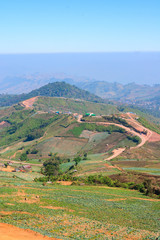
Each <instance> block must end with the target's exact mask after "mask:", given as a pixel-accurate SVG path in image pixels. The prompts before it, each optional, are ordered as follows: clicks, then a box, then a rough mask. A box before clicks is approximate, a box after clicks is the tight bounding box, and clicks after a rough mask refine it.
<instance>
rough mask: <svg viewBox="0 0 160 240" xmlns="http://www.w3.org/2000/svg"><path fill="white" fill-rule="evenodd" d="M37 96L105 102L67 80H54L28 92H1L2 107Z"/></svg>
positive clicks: (0, 104) (0, 103) (0, 102)
mask: <svg viewBox="0 0 160 240" xmlns="http://www.w3.org/2000/svg"><path fill="white" fill-rule="evenodd" d="M36 96H46V97H66V98H75V99H84V100H87V101H92V102H104V101H103V99H101V98H100V97H98V96H96V95H94V94H91V93H89V92H88V91H85V90H81V89H79V88H77V87H75V86H72V85H70V84H67V83H65V82H54V83H49V84H47V85H45V86H43V87H41V88H39V89H36V90H33V91H31V92H30V93H27V94H20V95H7V94H0V106H1V107H4V106H10V105H13V104H16V103H18V102H21V101H24V100H26V99H29V98H32V97H36Z"/></svg>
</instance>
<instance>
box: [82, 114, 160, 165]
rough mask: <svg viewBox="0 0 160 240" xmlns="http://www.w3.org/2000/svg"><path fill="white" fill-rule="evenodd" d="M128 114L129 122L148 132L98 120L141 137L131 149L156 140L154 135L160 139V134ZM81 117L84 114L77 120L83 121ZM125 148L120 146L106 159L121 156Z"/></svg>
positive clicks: (98, 123) (105, 124)
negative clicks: (144, 132)
mask: <svg viewBox="0 0 160 240" xmlns="http://www.w3.org/2000/svg"><path fill="white" fill-rule="evenodd" d="M127 115H128V119H126V121H128V123H129V124H130V125H133V126H134V128H135V129H137V130H139V131H143V130H145V131H146V133H147V134H143V133H138V132H136V131H134V130H133V129H131V128H129V127H125V126H123V125H121V124H118V123H110V122H96V124H97V125H104V126H108V125H115V126H117V127H120V128H123V129H125V130H126V132H128V133H131V134H132V135H135V136H138V137H139V138H140V139H141V142H140V143H139V144H138V145H137V146H135V147H131V149H136V148H140V147H141V146H143V145H144V144H145V143H146V142H147V141H149V140H150V139H151V141H154V139H153V138H154V136H155V141H157V140H160V135H159V134H157V133H155V132H153V131H151V130H149V129H148V128H145V127H143V126H142V125H141V124H140V123H139V122H137V121H136V120H135V119H134V118H133V117H132V115H131V114H130V113H127ZM81 118H82V115H79V117H78V119H77V121H78V122H81ZM90 123H95V122H90ZM124 150H125V148H118V149H115V150H114V151H113V155H112V156H110V157H108V158H107V159H105V160H111V159H113V158H115V157H117V156H119V155H120V154H121V153H122V152H123V151H124Z"/></svg>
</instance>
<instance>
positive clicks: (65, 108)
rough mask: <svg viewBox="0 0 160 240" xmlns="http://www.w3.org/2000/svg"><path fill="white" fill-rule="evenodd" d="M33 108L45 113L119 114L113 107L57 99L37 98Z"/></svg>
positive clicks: (82, 101)
mask: <svg viewBox="0 0 160 240" xmlns="http://www.w3.org/2000/svg"><path fill="white" fill-rule="evenodd" d="M34 108H35V109H36V110H40V111H41V110H42V111H46V112H48V111H60V112H73V113H75V112H77V113H79V114H85V113H86V112H94V113H95V114H96V115H101V114H103V115H104V114H105V115H106V114H114V113H119V111H118V110H117V107H116V106H115V105H111V104H104V103H95V102H94V103H93V102H90V101H84V100H77V99H76V100H74V99H68V98H57V97H39V98H38V100H37V101H36V102H35V103H34Z"/></svg>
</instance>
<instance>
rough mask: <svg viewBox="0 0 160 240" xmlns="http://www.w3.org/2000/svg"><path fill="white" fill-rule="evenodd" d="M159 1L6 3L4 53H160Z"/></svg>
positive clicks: (0, 15)
mask: <svg viewBox="0 0 160 240" xmlns="http://www.w3.org/2000/svg"><path fill="white" fill-rule="evenodd" d="M159 11H160V1H159V0H2V1H0V53H2V54H3V53H54V52H112V51H114V52H119V51H120V52H121V51H122V52H123V51H160V14H159Z"/></svg>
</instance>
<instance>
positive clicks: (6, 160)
mask: <svg viewBox="0 0 160 240" xmlns="http://www.w3.org/2000/svg"><path fill="white" fill-rule="evenodd" d="M0 161H2V162H3V161H4V162H12V163H18V164H22V165H31V166H42V163H37V164H36V163H26V162H21V161H19V162H18V161H13V160H10V159H3V158H0Z"/></svg>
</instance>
